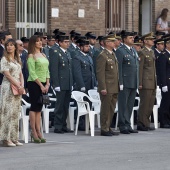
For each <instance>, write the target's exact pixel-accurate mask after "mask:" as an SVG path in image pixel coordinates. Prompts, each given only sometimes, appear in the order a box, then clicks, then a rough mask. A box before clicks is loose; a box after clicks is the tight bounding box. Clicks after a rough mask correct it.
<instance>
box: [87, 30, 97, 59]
mask: <svg viewBox="0 0 170 170" xmlns="http://www.w3.org/2000/svg"><path fill="white" fill-rule="evenodd" d="M85 36H86V37H87V39H88V40H89V44H90V49H89V55H90V56H91V57H93V55H94V53H95V51H96V47H95V44H96V35H95V34H93V33H92V32H87V33H86V34H85Z"/></svg>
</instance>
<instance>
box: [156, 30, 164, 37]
mask: <svg viewBox="0 0 170 170" xmlns="http://www.w3.org/2000/svg"><path fill="white" fill-rule="evenodd" d="M155 35H156V36H159V35H165V32H160V31H156V32H155Z"/></svg>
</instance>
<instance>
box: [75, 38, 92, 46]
mask: <svg viewBox="0 0 170 170" xmlns="http://www.w3.org/2000/svg"><path fill="white" fill-rule="evenodd" d="M76 43H77V44H79V45H80V46H84V45H89V40H85V39H78V40H77V41H76Z"/></svg>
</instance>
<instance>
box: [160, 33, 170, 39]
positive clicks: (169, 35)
mask: <svg viewBox="0 0 170 170" xmlns="http://www.w3.org/2000/svg"><path fill="white" fill-rule="evenodd" d="M168 37H170V34H165V35H163V36H162V38H163V39H165V38H168Z"/></svg>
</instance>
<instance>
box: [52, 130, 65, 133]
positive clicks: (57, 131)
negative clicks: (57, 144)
mask: <svg viewBox="0 0 170 170" xmlns="http://www.w3.org/2000/svg"><path fill="white" fill-rule="evenodd" d="M54 133H60V134H63V133H64V132H63V131H62V130H61V129H54Z"/></svg>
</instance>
